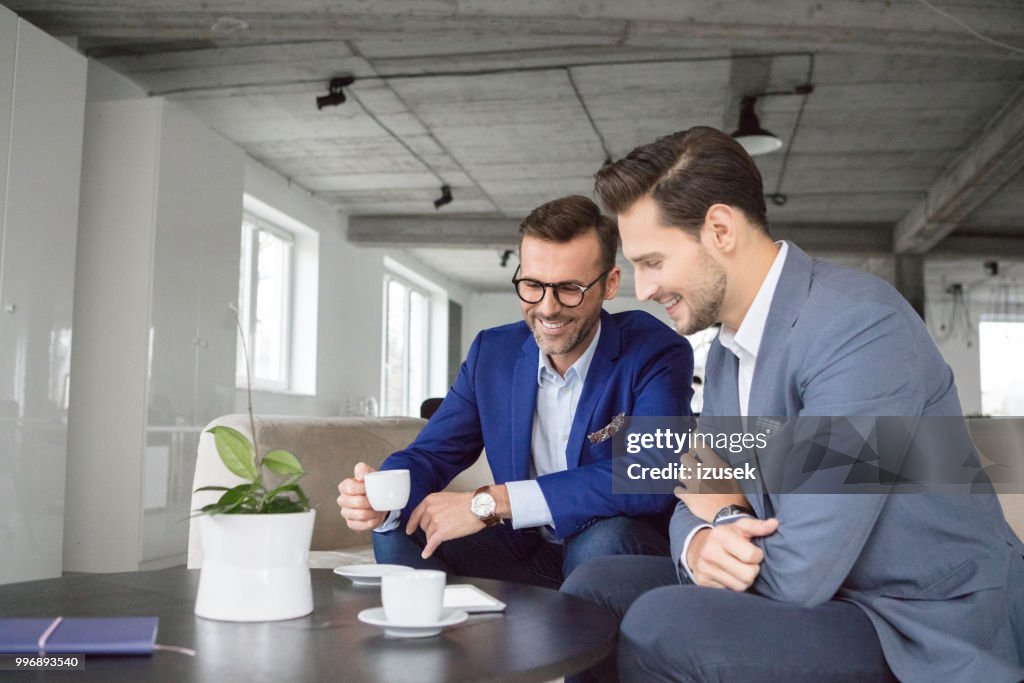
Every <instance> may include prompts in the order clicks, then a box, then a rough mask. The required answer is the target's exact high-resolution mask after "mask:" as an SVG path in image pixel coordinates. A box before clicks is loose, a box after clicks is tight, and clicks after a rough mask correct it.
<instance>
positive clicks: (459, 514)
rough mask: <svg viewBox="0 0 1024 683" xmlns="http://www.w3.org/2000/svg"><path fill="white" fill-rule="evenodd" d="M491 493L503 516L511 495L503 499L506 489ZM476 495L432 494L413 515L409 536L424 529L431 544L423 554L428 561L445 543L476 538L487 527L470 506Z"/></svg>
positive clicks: (406, 528) (425, 547)
mask: <svg viewBox="0 0 1024 683" xmlns="http://www.w3.org/2000/svg"><path fill="white" fill-rule="evenodd" d="M490 489H491V491H492V495H494V497H495V498H496V499H497V501H498V503H497V505H498V510H499V514H500V510H501V509H502V507H503V506H502V503H503V502H505V503H506V505H505V506H506V507H507V494H505V495H502V494H503V493H504V492H505V490H506V489H505V487H504V486H492V487H490ZM473 495H474V493H473V492H472V491H470V492H468V493H446V492H442V493H432V494H430V495H429V496H427V497H426V498H424V499H423V502H421V503H420V504H419V505H417V506H416V509H415V510H413V511H412V514H411V515H409V523H408V524H407V525H406V526H405V533H407V534H413V533H415V532H416V529H417V528H419V529H423V533H424V534H426V537H427V544H426V545H425V546H424V547H423V554H422V557H423V559H424V560H425V559H427V558H428V557H430V556H431V555H433V554H434V551H435V550H437V546H439V545H441V543H443V542H444V541H451V540H452V539H456V538H462V537H463V536H469V535H470V534H475V533H477V532H478V531H481V530H482V529H484V528H485V527H486V526H487V525H486V524H485V523H484V522H483V520H481V519H480V518H479V517H477V516H476V515H474V514H473V512H472V508H471V505H470V503H471V502H472V500H473ZM503 498H504V499H505V500H504V501H503V500H502V499H503Z"/></svg>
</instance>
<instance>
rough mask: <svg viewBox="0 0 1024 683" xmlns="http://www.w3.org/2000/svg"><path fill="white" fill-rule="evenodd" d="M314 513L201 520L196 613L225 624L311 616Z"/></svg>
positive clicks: (209, 517)
mask: <svg viewBox="0 0 1024 683" xmlns="http://www.w3.org/2000/svg"><path fill="white" fill-rule="evenodd" d="M315 516H316V511H315V510H309V511H308V512H291V513H285V514H277V515H203V516H201V517H200V518H199V535H200V541H201V542H202V544H203V566H202V569H201V570H200V573H199V593H198V595H197V596H196V614H197V615H199V616H201V617H206V618H207V619H219V620H221V621H277V620H280V619H294V618H295V617H301V616H303V615H306V614H309V613H310V612H312V611H313V588H312V584H311V583H310V579H309V545H310V542H311V541H312V539H313V520H314V519H315Z"/></svg>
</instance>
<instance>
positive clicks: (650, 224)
mask: <svg viewBox="0 0 1024 683" xmlns="http://www.w3.org/2000/svg"><path fill="white" fill-rule="evenodd" d="M703 234H704V232H703V231H702V232H701V235H703ZM619 235H620V236H621V238H622V251H623V253H624V254H625V256H626V258H627V259H629V261H630V263H632V264H633V267H634V269H635V275H636V296H637V298H638V299H640V300H642V301H643V300H647V299H651V300H653V301H657V302H658V303H660V304H662V305H664V306H665V310H666V311H667V312H668V315H669V317H670V318H672V321H673V323H675V326H676V330H677V331H678V332H679V334H693V333H695V332H699V331H700V330H703V329H705V328H708V327H710V326H711V325H714V324H715V323H717V322H720V321H721V315H722V303H723V301H724V300H725V294H726V283H727V278H726V271H725V269H724V268H723V267H722V266H721V265H720V264H719V263H718V262H717V261H716V260H715V259H714V257H713V256H712V255H711V253H710V252H709V251H708V249H707V247H706V246H705V245H704V244H703V243H702V242H700V241H698V240H696V239H694V238H693V236H692V235H691V234H690V233H688V232H686V231H684V230H682V229H680V228H676V227H672V226H668V225H665V224H664V223H663V222H662V221H661V216H660V214H659V212H658V207H657V205H656V204H655V203H654V200H653V199H652V198H651V197H650V195H644V196H642V197H641V198H640V199H638V200H637V201H636V202H635V203H634V204H633V205H632V206H630V207H629V208H628V209H627V210H626V211H625V212H624V213H621V214H619Z"/></svg>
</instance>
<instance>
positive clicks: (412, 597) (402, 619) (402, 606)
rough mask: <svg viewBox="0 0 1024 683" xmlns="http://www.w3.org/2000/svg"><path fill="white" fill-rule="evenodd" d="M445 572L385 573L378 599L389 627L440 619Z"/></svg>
mask: <svg viewBox="0 0 1024 683" xmlns="http://www.w3.org/2000/svg"><path fill="white" fill-rule="evenodd" d="M444 584H445V573H444V572H442V571H438V570H436V569H416V570H413V571H411V572H401V573H398V574H387V575H385V576H384V577H382V578H381V584H380V599H381V602H382V603H383V604H384V616H386V617H387V618H388V621H389V622H390V623H391V624H394V625H396V626H402V625H428V624H434V623H436V622H437V621H439V620H440V619H441V608H442V606H443V604H444Z"/></svg>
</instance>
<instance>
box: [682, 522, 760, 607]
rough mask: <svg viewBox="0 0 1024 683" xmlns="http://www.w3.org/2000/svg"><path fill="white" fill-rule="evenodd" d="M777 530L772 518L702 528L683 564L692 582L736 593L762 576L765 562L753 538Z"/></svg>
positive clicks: (748, 586)
mask: <svg viewBox="0 0 1024 683" xmlns="http://www.w3.org/2000/svg"><path fill="white" fill-rule="evenodd" d="M778 528H779V520H777V519H775V518H774V517H773V518H771V519H756V518H754V517H741V518H740V519H738V520H736V521H735V522H731V523H729V524H720V525H718V526H716V527H712V528H710V529H706V528H705V529H701V530H700V531H698V532H697V533H696V534H694V536H693V538H692V539H690V544H689V546H687V548H686V564H687V565H688V566H689V568H690V573H691V574H692V575H693V580H694V583H696V584H697V585H698V586H706V587H709V588H728V589H730V590H734V591H737V592H742V591H745V590H747V589H748V588H750V586H751V585H752V584H753V583H754V580H755V579H756V578H757V575H758V574H760V573H761V561H762V560H764V551H763V550H761V548H759V547H758V546H757V545H755V544H754V543H753V539H754V538H759V537H761V536H770V535H771V534H773V533H775V530H776V529H778Z"/></svg>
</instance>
